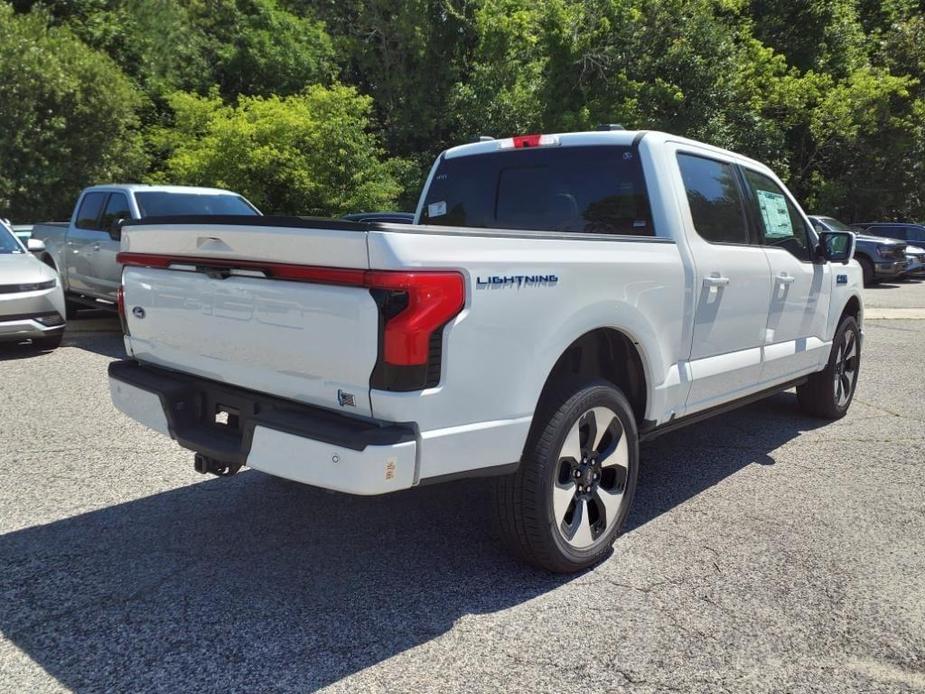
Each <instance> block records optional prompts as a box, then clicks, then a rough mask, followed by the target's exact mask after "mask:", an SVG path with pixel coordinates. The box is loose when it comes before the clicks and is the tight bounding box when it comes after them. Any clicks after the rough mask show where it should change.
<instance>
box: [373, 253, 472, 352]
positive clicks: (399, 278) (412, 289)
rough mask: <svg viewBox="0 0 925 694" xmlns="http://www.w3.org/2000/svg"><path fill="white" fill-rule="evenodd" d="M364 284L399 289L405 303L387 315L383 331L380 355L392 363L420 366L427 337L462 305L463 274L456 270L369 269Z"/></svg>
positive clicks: (389, 289)
mask: <svg viewBox="0 0 925 694" xmlns="http://www.w3.org/2000/svg"><path fill="white" fill-rule="evenodd" d="M366 286H367V287H369V288H370V289H385V290H387V291H390V292H403V293H406V294H407V296H408V303H407V306H406V307H405V308H404V309H403V310H402V311H400V312H398V313H397V314H396V315H395V316H394V317H392V318H388V319H387V321H386V323H385V329H384V332H383V349H382V356H383V359H385V361H386V363H388V364H394V365H395V366H421V365H425V364H427V361H428V358H429V355H430V349H429V345H430V338H431V335H433V333H434V331H436V330H438V329H439V328H442V327H443V326H444V325H446V324H447V322H449V321H450V320H451V319H452V318H453V317H454V316H456V315H457V314H458V313H459V312H460V311H462V309H463V305H464V304H465V301H466V294H465V288H464V283H463V277H462V275H460V274H459V273H458V272H390V271H382V272H380V271H375V270H373V271H369V272H367V273H366Z"/></svg>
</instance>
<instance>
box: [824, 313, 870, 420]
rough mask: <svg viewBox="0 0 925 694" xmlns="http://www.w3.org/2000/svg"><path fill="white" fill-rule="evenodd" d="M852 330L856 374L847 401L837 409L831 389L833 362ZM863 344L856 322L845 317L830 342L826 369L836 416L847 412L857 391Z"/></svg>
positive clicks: (833, 374) (851, 317)
mask: <svg viewBox="0 0 925 694" xmlns="http://www.w3.org/2000/svg"><path fill="white" fill-rule="evenodd" d="M849 329H850V330H853V331H854V335H855V339H856V340H857V341H858V356H857V367H856V369H857V373H855V376H854V383H853V385H852V387H851V394H850V395H849V396H848V400H847V401H846V402H845V404H844V405H843V406H841V407H839V405H838V402H837V401H836V400H835V392H834V391H833V389H832V379H834V378H835V361H836V359H837V358H838V348H839V346H840V345H842V344H843V343H844V342H845V333H847V332H848V330H849ZM862 347H863V343H862V342H861V329H860V328H859V327H858V323H857V321H856V320H855V319H854V317H853V316H845V317H844V318H843V319H842V321H841V323H839V324H838V330H837V331H836V332H835V340H834V341H833V342H832V353H831V354H830V355H829V365H828V368H827V369H826V375H827V376H828V381H829V383H828V387H829V392H831V393H832V395H831V398H832V408H833V409H834V410H835V412H836V413H837V414H838V416H842V415H844V414H845V413H846V412H848V408H849V407H851V403H852V402H853V401H854V394H855V393H856V392H857V390H858V381H859V380H860V378H861V351H862V350H861V348H862Z"/></svg>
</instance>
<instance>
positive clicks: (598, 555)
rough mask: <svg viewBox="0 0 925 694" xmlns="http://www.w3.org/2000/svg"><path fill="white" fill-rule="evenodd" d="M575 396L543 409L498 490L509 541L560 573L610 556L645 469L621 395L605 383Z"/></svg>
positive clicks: (536, 563)
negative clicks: (521, 454) (640, 471)
mask: <svg viewBox="0 0 925 694" xmlns="http://www.w3.org/2000/svg"><path fill="white" fill-rule="evenodd" d="M569 392H570V393H571V394H568V392H567V393H566V395H565V397H560V398H558V399H557V401H555V402H551V403H547V404H545V405H542V404H541V407H540V408H539V409H538V410H537V414H536V416H537V417H538V418H540V419H538V420H537V421H536V422H535V424H534V429H533V432H532V434H531V438H530V440H529V441H528V443H527V447H526V449H525V454H524V457H523V460H522V461H521V463H520V467H519V468H518V470H517V472H516V473H515V474H513V475H511V476H508V477H503V478H499V479H498V480H497V482H496V490H495V507H496V511H497V515H498V520H499V524H500V528H501V533H502V536H503V538H504V540H505V542H506V543H507V544H508V545H509V546H510V547H511V549H512V550H513V551H514V553H515V554H517V555H518V556H519V557H521V558H522V559H524V560H525V561H527V562H528V563H530V564H533V565H534V566H538V567H541V568H543V569H547V570H549V571H554V572H557V573H571V572H574V571H579V570H581V569H584V568H587V567H589V566H593V565H594V564H596V563H598V562H599V561H601V560H602V559H604V558H605V557H607V556H608V555H609V554H610V552H611V548H612V545H613V543H614V540H616V538H617V535H618V534H619V532H620V528H621V527H622V526H623V523H624V521H625V520H626V517H627V515H628V514H629V510H630V506H631V504H632V501H633V494H634V492H635V490H636V478H637V474H638V467H639V437H638V434H637V431H636V420H635V418H634V416H633V411H632V408H631V407H630V404H629V402H628V401H627V399H626V397H625V396H624V395H623V393H622V392H621V391H620V390H619V389H618V388H615V387H614V386H613V385H611V384H609V383H606V382H602V381H598V382H594V383H591V384H588V385H585V386H582V387H577V388H573V389H571V390H570V391H569ZM557 403H560V404H557Z"/></svg>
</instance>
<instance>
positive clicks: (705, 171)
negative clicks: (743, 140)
mask: <svg viewBox="0 0 925 694" xmlns="http://www.w3.org/2000/svg"><path fill="white" fill-rule="evenodd" d="M678 166H679V167H680V169H681V179H682V180H683V181H684V190H685V192H686V193H687V203H688V205H690V209H691V219H692V220H693V222H694V229H696V231H697V233H698V234H699V235H700V236H701V237H702V238H703V239H704V240H706V241H709V242H710V243H748V242H749V239H748V225H747V224H746V221H745V209H744V207H743V205H742V193H741V191H740V189H739V185H738V183H737V182H736V174H735V169H734V168H733V166H732V165H731V164H726V163H724V162H721V161H716V160H715V159H707V158H706V157H701V156H697V155H694V154H678Z"/></svg>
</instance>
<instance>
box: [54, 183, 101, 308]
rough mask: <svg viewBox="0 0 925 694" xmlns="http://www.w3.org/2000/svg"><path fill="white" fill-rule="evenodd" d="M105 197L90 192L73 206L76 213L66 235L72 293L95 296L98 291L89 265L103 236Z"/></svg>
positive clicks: (66, 262) (91, 263)
mask: <svg viewBox="0 0 925 694" xmlns="http://www.w3.org/2000/svg"><path fill="white" fill-rule="evenodd" d="M108 195H109V193H106V192H103V191H90V192H88V193H85V194H84V195H83V197H82V198H81V199H80V202H79V203H78V206H77V213H76V214H75V216H74V219H73V220H72V221H71V225H70V227H69V228H68V232H67V244H66V246H67V253H66V256H67V259H66V261H65V265H66V267H67V283H68V288H69V289H70V290H71V291H73V292H78V293H83V294H91V295H93V294H96V293H97V292H98V287H97V284H96V281H95V280H94V277H93V274H94V270H93V265H94V263H93V261H94V259H95V255H94V254H95V253H96V251H95V248H96V247H97V246H98V245H99V243H100V241H101V240H102V238H103V237H104V236H106V234H104V233H103V232H102V231H101V230H100V217H101V216H102V213H103V208H104V207H105V205H106V198H107V197H108Z"/></svg>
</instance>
